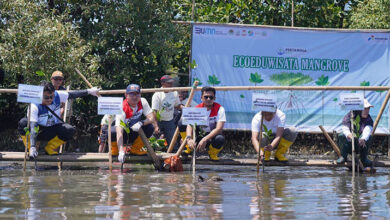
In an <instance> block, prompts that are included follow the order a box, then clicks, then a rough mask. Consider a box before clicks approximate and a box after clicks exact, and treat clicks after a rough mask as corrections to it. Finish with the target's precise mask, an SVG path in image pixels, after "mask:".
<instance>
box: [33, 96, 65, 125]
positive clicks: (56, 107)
mask: <svg viewBox="0 0 390 220" xmlns="http://www.w3.org/2000/svg"><path fill="white" fill-rule="evenodd" d="M68 97H69V93H68V92H66V91H55V92H54V98H53V102H52V103H51V104H50V105H48V106H47V107H49V108H50V109H51V110H52V111H53V112H54V113H56V115H57V116H59V117H61V103H65V102H66V100H68ZM27 114H28V110H27ZM30 121H32V122H38V125H42V126H46V127H49V126H53V125H55V124H58V123H62V122H61V121H60V120H59V119H58V118H57V117H56V116H54V115H53V114H52V113H51V112H50V111H48V110H47V109H46V107H45V106H43V105H42V104H39V105H37V104H31V117H30Z"/></svg>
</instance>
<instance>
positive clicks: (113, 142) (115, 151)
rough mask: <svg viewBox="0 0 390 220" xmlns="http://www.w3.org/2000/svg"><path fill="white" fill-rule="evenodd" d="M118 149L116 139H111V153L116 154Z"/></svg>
mask: <svg viewBox="0 0 390 220" xmlns="http://www.w3.org/2000/svg"><path fill="white" fill-rule="evenodd" d="M118 154H119V150H118V145H117V143H116V141H111V155H112V156H118Z"/></svg>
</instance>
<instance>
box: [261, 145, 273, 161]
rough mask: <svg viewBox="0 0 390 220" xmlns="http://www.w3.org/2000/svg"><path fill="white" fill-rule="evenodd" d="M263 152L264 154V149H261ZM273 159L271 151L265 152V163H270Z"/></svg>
mask: <svg viewBox="0 0 390 220" xmlns="http://www.w3.org/2000/svg"><path fill="white" fill-rule="evenodd" d="M261 151H263V152H264V147H262V148H261ZM270 159H271V151H269V150H266V151H265V152H264V161H269V160H270Z"/></svg>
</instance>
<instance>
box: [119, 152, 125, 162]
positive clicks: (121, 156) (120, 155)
mask: <svg viewBox="0 0 390 220" xmlns="http://www.w3.org/2000/svg"><path fill="white" fill-rule="evenodd" d="M118 161H119V162H121V163H124V162H125V152H124V151H120V152H119V155H118Z"/></svg>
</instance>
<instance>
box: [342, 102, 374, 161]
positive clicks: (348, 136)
mask: <svg viewBox="0 0 390 220" xmlns="http://www.w3.org/2000/svg"><path fill="white" fill-rule="evenodd" d="M371 107H374V106H373V105H371V104H370V103H369V102H368V100H367V99H364V110H363V111H353V120H354V122H355V123H356V124H358V126H356V125H355V126H354V134H352V132H351V112H348V113H347V114H346V115H345V116H344V119H343V122H342V126H341V129H342V133H340V134H339V135H338V143H339V146H340V147H341V156H340V157H339V159H337V161H336V162H337V163H338V164H341V163H344V162H345V161H346V160H347V156H348V154H351V153H352V138H353V137H354V140H355V143H357V150H356V151H357V152H359V153H360V160H361V161H362V163H363V165H364V167H368V166H371V164H372V161H371V160H369V159H368V158H367V155H368V148H370V146H371V143H372V138H371V131H372V129H373V128H372V126H373V124H374V123H373V121H372V118H371V116H370V108H371Z"/></svg>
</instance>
